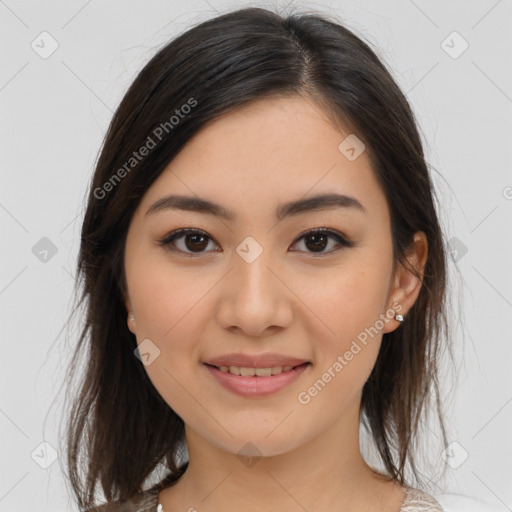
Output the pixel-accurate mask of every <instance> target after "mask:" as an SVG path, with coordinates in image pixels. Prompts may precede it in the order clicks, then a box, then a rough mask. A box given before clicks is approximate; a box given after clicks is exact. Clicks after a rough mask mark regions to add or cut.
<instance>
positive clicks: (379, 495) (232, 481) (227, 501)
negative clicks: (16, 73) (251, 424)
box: [159, 409, 404, 512]
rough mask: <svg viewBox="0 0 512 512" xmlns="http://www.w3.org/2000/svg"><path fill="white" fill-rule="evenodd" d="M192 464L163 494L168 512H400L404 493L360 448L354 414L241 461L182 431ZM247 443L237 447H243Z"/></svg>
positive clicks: (162, 500)
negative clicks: (276, 450) (278, 450)
mask: <svg viewBox="0 0 512 512" xmlns="http://www.w3.org/2000/svg"><path fill="white" fill-rule="evenodd" d="M186 439H187V447H188V454H189V466H188V468H187V470H186V472H185V474H184V475H183V476H182V477H181V478H180V480H179V481H178V482H177V483H175V484H174V485H173V486H171V487H169V488H167V489H165V490H163V491H161V493H160V497H159V500H160V503H161V504H162V505H163V509H164V512H172V511H173V510H191V511H193V510H194V509H196V510H202V511H206V512H208V511H215V510H223V511H226V512H229V511H231V510H233V511H235V510H236V511H240V510H244V512H256V511H258V512H259V511H261V510H268V511H273V510H276V511H277V510H279V511H281V512H297V511H298V510H300V509H301V508H302V509H303V510H322V511H325V512H329V511H335V510H336V511H339V510H381V511H393V512H395V511H397V510H398V509H399V508H400V504H401V502H402V500H403V497H404V493H403V489H402V488H401V487H400V486H399V485H397V484H394V483H392V482H389V481H387V480H386V479H385V478H383V477H382V476H381V475H379V474H378V473H376V472H375V471H373V470H372V469H371V468H370V467H369V466H368V465H367V464H366V463H365V461H364V459H363V458H362V456H361V452H360V449H359V411H358V409H357V410H355V411H353V414H352V415H351V418H349V417H347V415H343V418H339V419H338V420H336V421H335V422H334V423H333V424H332V425H331V426H330V427H329V428H328V430H327V431H324V432H321V433H319V434H318V435H317V436H316V437H315V438H313V439H311V440H310V441H309V442H307V443H304V444H301V445H300V446H298V447H296V448H295V449H292V450H290V451H288V452H286V453H283V454H280V455H273V456H261V457H257V456H255V457H253V458H251V457H243V456H239V455H238V454H237V453H231V452H229V451H226V450H223V449H222V448H219V447H218V446H216V445H214V444H212V443H210V442H209V441H208V440H206V439H205V438H204V437H202V436H201V435H199V434H198V433H197V432H196V431H195V430H193V429H191V428H189V427H188V426H187V427H186ZM243 444H244V443H243V442H242V443H241V445H243Z"/></svg>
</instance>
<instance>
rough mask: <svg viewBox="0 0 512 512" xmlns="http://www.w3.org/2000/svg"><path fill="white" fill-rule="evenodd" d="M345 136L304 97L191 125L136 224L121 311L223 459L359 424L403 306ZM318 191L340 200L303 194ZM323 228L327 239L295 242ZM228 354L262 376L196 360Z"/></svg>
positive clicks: (174, 398) (173, 401) (377, 214)
mask: <svg viewBox="0 0 512 512" xmlns="http://www.w3.org/2000/svg"><path fill="white" fill-rule="evenodd" d="M349 135H350V132H348V131H345V132H344V133H340V131H338V130H336V129H335V128H334V127H333V126H332V125H331V124H330V123H329V122H328V121H327V120H326V116H325V115H324V114H323V113H322V111H321V110H320V108H319V107H318V106H316V104H314V103H312V102H310V101H306V100H304V99H302V98H298V97H294V98H286V99H283V98H279V99H277V98H276V99H272V100H269V99H266V100H261V101H257V102H254V103H252V104H251V105H249V106H245V107H243V108H241V109H238V110H237V111H235V112H233V113H230V114H227V115H225V116H223V117H221V118H219V119H217V120H215V121H213V122H211V123H210V124H209V125H207V126H206V127H205V128H204V129H203V130H202V131H201V132H200V133H199V134H197V135H196V136H195V137H194V138H193V139H192V140H191V141H190V142H189V143H188V144H187V145H186V147H184V148H183V150H182V151H181V152H180V153H179V154H178V155H177V156H176V158H175V159H174V160H173V161H172V162H171V164H170V165H169V166H168V167H167V168H166V170H165V171H164V172H163V173H162V174H161V175H160V176H159V178H158V179H157V180H156V181H155V182H154V184H153V185H152V186H151V188H150V189H149V190H148V191H147V193H146V194H145V196H144V198H143V200H142V202H141V204H140V206H139V208H138V209H137V211H136V212H135V215H134V218H133V220H132V222H131V225H130V228H129V232H128V237H127V242H126V248H125V251H126V252H125V272H126V280H127V285H128V297H127V299H126V306H127V309H128V311H129V312H133V316H134V318H133V319H129V320H128V325H129V328H130V330H131V331H132V332H133V333H134V334H136V338H137V342H138V344H139V345H140V344H142V346H141V347H140V352H141V354H142V358H143V360H144V362H145V366H144V367H145V369H146V371H147V373H148V376H149V378H150V379H151V381H152V382H153V384H154V386H155V387H156V389H157V390H158V391H159V393H160V394H161V395H162V397H163V398H164V400H165V401H166V402H167V403H168V404H169V406H170V407H171V408H172V409H173V410H174V411H175V412H176V413H177V414H178V415H179V416H180V417H181V418H182V419H183V420H184V422H185V424H186V427H187V430H188V432H194V433H195V434H197V435H199V436H201V437H202V438H204V439H206V440H207V441H209V442H210V443H212V444H214V445H216V446H217V447H220V448H222V449H225V450H227V451H230V452H232V453H241V452H243V450H245V449H246V448H243V447H244V446H246V447H247V446H249V445H248V444H247V443H250V445H255V446H256V447H257V450H258V451H259V453H261V454H263V455H275V454H279V453H284V452H286V451H289V450H291V449H293V448H296V447H298V446H300V445H302V444H304V443H306V442H308V441H311V440H313V439H314V438H316V437H318V436H319V435H321V434H322V433H323V432H326V431H327V429H329V428H331V427H335V426H336V425H341V424H342V423H343V422H344V421H345V422H346V419H347V418H349V417H350V418H352V419H353V420H354V421H356V420H357V418H358V411H359V404H360V399H361V390H362V387H363V385H364V383H365V381H366V379H367V378H368V376H369V374H370V371H371V369H372V367H373V366H374V363H375V360H376V357H377V354H378V351H379V346H380V342H381V338H382V333H383V332H388V331H392V330H394V329H395V328H396V327H397V326H398V322H397V321H396V320H395V319H394V313H395V311H399V310H400V308H401V307H402V306H403V307H404V310H405V309H406V308H407V306H410V304H408V302H407V301H409V302H410V301H412V298H410V297H409V298H407V297H403V296H402V295H400V290H399V289H398V288H396V287H395V282H397V281H396V280H395V278H394V275H393V259H392V245H391V242H392V240H391V231H390V216H389V210H388V207H387V203H386V199H385V196H384V194H383V192H382V190H381V189H380V187H379V185H378V183H377V181H376V179H375V177H374V175H373V172H372V170H371V168H370V160H369V155H368V154H367V152H366V151H364V149H363V147H362V146H360V144H361V143H360V142H358V139H355V138H354V136H353V135H352V136H350V138H349V139H347V140H346V141H345V142H343V141H344V139H345V138H346V137H347V136H349ZM342 142H343V144H341V143H342ZM340 144H341V146H340ZM351 148H352V149H351ZM359 153H360V154H359ZM327 194H338V195H340V197H339V199H338V200H337V201H332V200H331V201H330V202H328V203H326V204H324V205H323V206H322V202H321V201H320V200H318V201H315V200H313V198H314V197H317V196H322V195H327ZM170 195H172V196H178V197H187V198H192V199H195V200H196V201H198V202H199V201H200V200H201V201H208V202H211V203H215V204H216V205H218V206H217V207H216V210H217V213H212V212H211V211H207V209H206V208H203V209H194V208H193V207H194V205H193V204H191V203H189V204H190V205H191V206H190V207H186V208H185V207H184V208H179V207H178V206H177V205H176V203H174V204H175V206H174V207H171V206H172V205H171V201H168V202H167V204H165V203H160V207H155V208H153V211H149V212H148V210H151V207H152V206H153V205H155V204H156V203H157V202H159V201H161V200H162V199H163V198H165V197H166V196H170ZM343 196H348V197H349V198H351V199H346V198H345V199H344V198H343ZM304 201H305V202H304ZM294 202H299V203H303V202H304V203H303V204H302V207H301V206H300V205H299V206H297V207H291V208H288V207H286V206H284V207H283V205H287V204H289V203H294ZM336 202H337V204H334V203H336ZM226 212H227V215H226V216H223V215H222V213H226ZM228 214H229V215H228ZM185 228H186V229H190V230H192V232H191V233H188V234H187V233H185V234H181V235H178V236H177V237H176V238H175V239H174V241H169V238H170V235H171V234H172V233H173V232H175V231H176V230H178V229H185ZM319 228H321V229H324V230H328V231H329V232H330V233H327V234H325V233H324V234H317V235H315V234H309V235H306V236H304V233H305V232H306V231H308V230H311V229H319ZM195 230H200V233H199V234H198V233H196V232H195ZM337 235H339V236H340V237H341V238H340V239H337ZM166 238H167V239H168V244H167V245H162V244H161V241H162V240H164V239H166ZM342 240H345V241H346V243H347V244H346V245H345V243H344V242H343V241H342ZM397 283H398V282H397ZM394 301H397V302H398V303H399V304H398V305H397V303H395V304H394ZM404 310H402V313H403V312H404ZM270 353H272V354H274V355H276V354H277V359H271V360H267V361H264V360H259V361H255V360H252V361H251V360H250V359H251V358H256V357H257V356H265V355H267V354H270ZM233 354H238V355H240V354H241V355H245V356H246V357H248V358H249V361H247V362H245V367H248V368H258V369H259V372H258V373H259V374H261V375H263V376H258V375H256V376H238V377H236V376H232V375H228V374H226V373H225V372H223V371H222V369H220V370H218V369H213V367H212V366H208V365H207V364H206V363H207V362H210V363H215V362H216V363H217V364H216V366H226V365H227V364H222V361H219V360H218V358H222V357H224V356H226V357H227V363H229V362H231V363H235V364H231V365H230V366H240V365H242V366H243V364H244V362H243V361H242V362H240V361H239V362H238V363H239V364H236V363H237V361H236V360H235V359H233V358H231V359H230V355H233ZM233 357H234V356H233ZM290 357H293V358H296V361H292V363H293V364H290V365H286V364H281V363H285V362H286V361H285V359H289V358H290ZM214 359H217V361H214ZM303 361H304V362H307V363H308V364H306V365H303V366H300V367H298V368H297V369H294V370H292V372H291V373H288V372H286V371H285V372H283V373H281V375H280V376H279V377H277V376H276V377H273V376H270V377H269V376H266V375H268V373H269V372H270V373H276V374H278V373H279V372H280V371H282V370H283V368H282V367H283V366H284V367H285V366H295V365H296V364H299V363H301V362H303ZM224 362H226V361H224ZM240 363H242V364H240ZM272 367H274V370H272V369H271V370H268V369H265V368H272ZM278 367H281V368H278ZM284 369H285V370H289V369H288V368H284ZM224 370H225V368H224ZM234 371H235V372H236V369H234ZM244 372H246V371H245V370H244ZM248 373H251V370H249V371H248ZM257 379H262V380H261V381H260V383H257V382H256V380H257ZM226 382H227V384H226ZM279 385H281V386H284V387H279Z"/></svg>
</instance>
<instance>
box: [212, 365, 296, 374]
mask: <svg viewBox="0 0 512 512" xmlns="http://www.w3.org/2000/svg"><path fill="white" fill-rule="evenodd" d="M291 369H293V366H289V365H287V366H272V367H271V368H246V367H244V366H242V367H240V366H219V370H220V371H221V372H224V373H231V374H232V375H242V376H243V377H254V376H257V377H270V376H271V375H279V374H280V373H283V372H288V371H290V370H291Z"/></svg>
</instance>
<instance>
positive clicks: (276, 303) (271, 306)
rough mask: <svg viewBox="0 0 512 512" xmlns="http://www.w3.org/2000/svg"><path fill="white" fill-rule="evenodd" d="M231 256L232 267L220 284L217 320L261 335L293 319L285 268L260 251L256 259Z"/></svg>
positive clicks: (225, 324)
mask: <svg viewBox="0 0 512 512" xmlns="http://www.w3.org/2000/svg"><path fill="white" fill-rule="evenodd" d="M240 254H242V256H240V255H239V254H238V253H234V255H233V266H232V267H231V270H230V271H229V272H228V274H227V275H226V276H225V277H224V279H223V280H222V282H221V283H220V287H219V304H218V306H217V309H216V315H217V322H218V323H219V324H220V325H221V326H222V327H223V328H225V329H228V330H231V331H235V330H241V331H243V332H244V333H245V334H246V335H248V336H258V337H261V336H262V335H264V333H266V332H267V331H268V333H270V332H274V331H275V330H276V329H279V328H281V329H282V328H286V327H287V326H289V325H290V324H291V322H292V321H293V303H292V302H293V297H294V295H293V293H292V292H291V290H290V288H289V287H288V286H287V285H286V276H285V275H284V271H283V270H282V268H281V267H280V266H279V264H278V263H277V262H276V260H275V259H274V260H272V258H271V257H270V251H266V250H263V252H261V254H259V256H257V257H256V259H254V260H252V259H250V258H249V259H247V258H245V257H244V255H243V252H241V253H240Z"/></svg>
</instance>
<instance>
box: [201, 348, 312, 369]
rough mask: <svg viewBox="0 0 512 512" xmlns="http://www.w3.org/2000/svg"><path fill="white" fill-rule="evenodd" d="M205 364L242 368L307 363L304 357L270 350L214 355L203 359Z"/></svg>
mask: <svg viewBox="0 0 512 512" xmlns="http://www.w3.org/2000/svg"><path fill="white" fill-rule="evenodd" d="M203 362H204V363H205V364H209V365H212V366H217V367H218V366H242V367H244V368H272V366H299V365H301V364H304V363H307V362H308V361H306V360H305V359H298V358H296V357H291V356H285V355H283V354H277V353H275V352H271V353H268V354H259V355H256V354H255V355H249V354H242V353H240V352H238V353H232V354H225V355H223V356H219V357H214V358H212V359H208V360H207V361H203Z"/></svg>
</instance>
